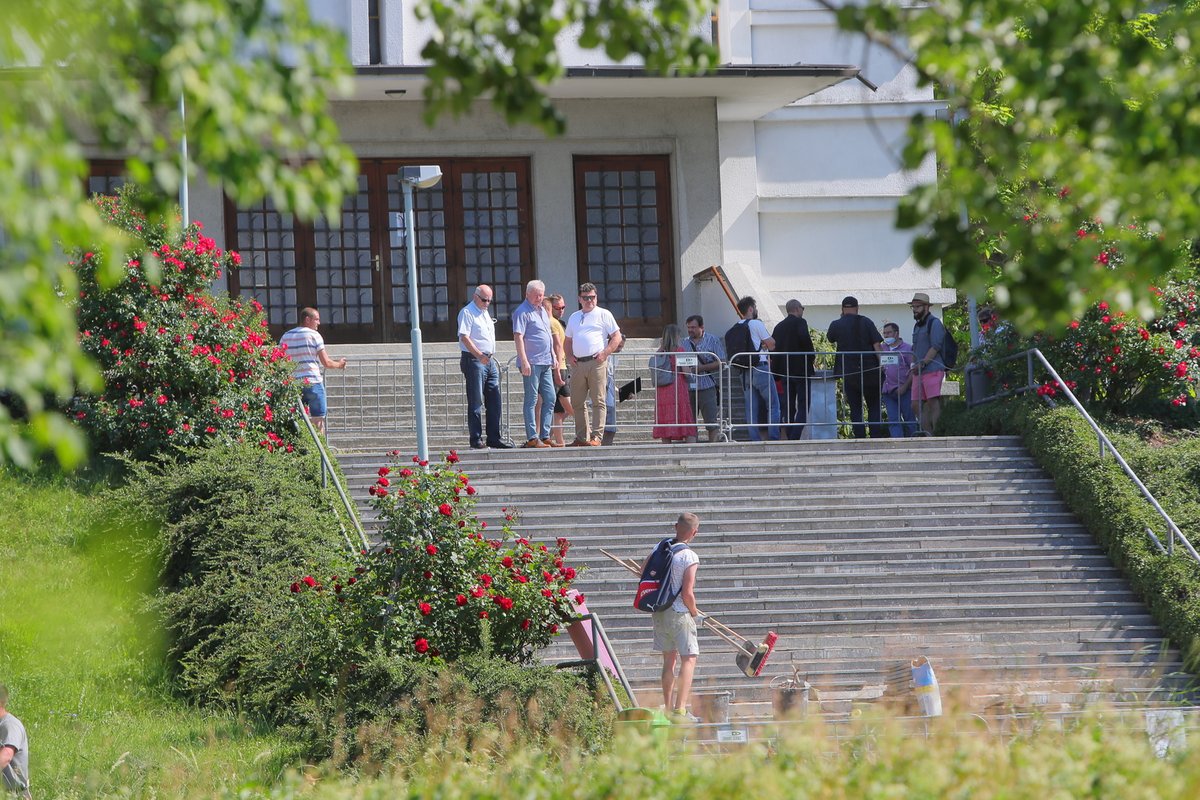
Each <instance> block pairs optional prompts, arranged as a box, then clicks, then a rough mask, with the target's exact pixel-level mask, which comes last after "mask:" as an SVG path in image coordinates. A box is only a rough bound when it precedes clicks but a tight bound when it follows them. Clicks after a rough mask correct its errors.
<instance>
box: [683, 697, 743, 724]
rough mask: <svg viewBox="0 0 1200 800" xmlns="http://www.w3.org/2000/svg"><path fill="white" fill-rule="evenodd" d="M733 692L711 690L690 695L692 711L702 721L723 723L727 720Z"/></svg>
mask: <svg viewBox="0 0 1200 800" xmlns="http://www.w3.org/2000/svg"><path fill="white" fill-rule="evenodd" d="M732 702H733V692H713V693H711V694H695V695H692V712H693V713H694V714H695V715H696V716H697V717H699V718H700V719H701V720H703V721H704V722H709V723H714V724H724V723H726V722H729V704H730V703H732Z"/></svg>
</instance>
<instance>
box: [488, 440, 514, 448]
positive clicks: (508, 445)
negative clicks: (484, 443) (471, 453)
mask: <svg viewBox="0 0 1200 800" xmlns="http://www.w3.org/2000/svg"><path fill="white" fill-rule="evenodd" d="M488 447H490V448H492V449H493V450H512V449H513V448H514V447H516V445H515V444H513V443H512V442H510V441H508V440H507V439H505V440H503V441H500V442H488Z"/></svg>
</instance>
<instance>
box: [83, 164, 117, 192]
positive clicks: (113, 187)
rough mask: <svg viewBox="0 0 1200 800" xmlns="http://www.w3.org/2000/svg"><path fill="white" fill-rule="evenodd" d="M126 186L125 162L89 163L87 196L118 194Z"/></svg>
mask: <svg viewBox="0 0 1200 800" xmlns="http://www.w3.org/2000/svg"><path fill="white" fill-rule="evenodd" d="M125 184H126V180H125V162H123V161H114V160H108V159H106V160H96V161H89V162H88V177H87V195H88V197H91V196H92V195H94V194H116V193H117V189H120V188H121V187H122V186H124V185H125Z"/></svg>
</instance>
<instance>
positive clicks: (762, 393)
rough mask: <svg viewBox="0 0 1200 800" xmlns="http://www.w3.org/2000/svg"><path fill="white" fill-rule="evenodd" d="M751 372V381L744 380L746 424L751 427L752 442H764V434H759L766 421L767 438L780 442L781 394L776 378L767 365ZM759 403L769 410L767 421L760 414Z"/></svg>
mask: <svg viewBox="0 0 1200 800" xmlns="http://www.w3.org/2000/svg"><path fill="white" fill-rule="evenodd" d="M750 372H751V376H750V379H749V380H747V379H746V378H745V377H743V378H742V388H743V390H744V393H743V397H744V400H745V407H746V424H747V425H749V426H750V428H749V429H748V430H749V434H750V441H752V442H760V441H762V434H760V433H759V431H758V426H759V425H762V424H763V422H764V421H765V422H766V423H767V438H768V439H770V440H771V441H772V442H777V441H779V392H777V391H776V390H775V376H774V375H772V374H771V371H770V370H769V369H768V368H767V367H766V365H763V366H761V367H760V366H758V365H757V364H756V365H755V366H754V368H753V369H751V370H750ZM757 401H761V402H762V404H763V408H765V409H766V410H767V419H766V420H763V419H761V416H762V414H761V413H758V402H757Z"/></svg>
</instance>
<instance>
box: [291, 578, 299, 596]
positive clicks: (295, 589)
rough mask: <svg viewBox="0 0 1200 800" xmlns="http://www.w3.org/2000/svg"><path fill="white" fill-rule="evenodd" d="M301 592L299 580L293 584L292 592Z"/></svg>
mask: <svg viewBox="0 0 1200 800" xmlns="http://www.w3.org/2000/svg"><path fill="white" fill-rule="evenodd" d="M299 592H300V582H299V581H297V582H296V583H293V584H292V594H299Z"/></svg>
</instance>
